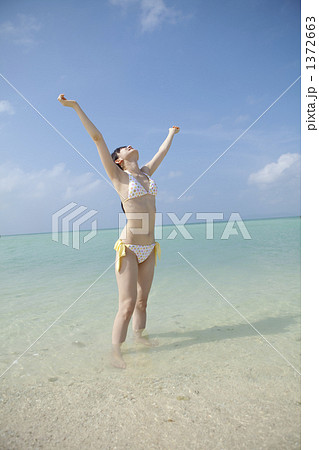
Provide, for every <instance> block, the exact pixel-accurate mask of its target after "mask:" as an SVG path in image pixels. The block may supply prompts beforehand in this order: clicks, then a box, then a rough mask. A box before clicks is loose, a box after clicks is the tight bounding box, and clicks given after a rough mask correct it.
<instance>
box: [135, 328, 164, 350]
mask: <svg viewBox="0 0 319 450" xmlns="http://www.w3.org/2000/svg"><path fill="white" fill-rule="evenodd" d="M143 331H144V329H142V330H133V337H134V342H135V344H143V345H146V346H147V347H156V346H158V345H159V342H158V340H157V339H149V338H148V336H142V332H143Z"/></svg>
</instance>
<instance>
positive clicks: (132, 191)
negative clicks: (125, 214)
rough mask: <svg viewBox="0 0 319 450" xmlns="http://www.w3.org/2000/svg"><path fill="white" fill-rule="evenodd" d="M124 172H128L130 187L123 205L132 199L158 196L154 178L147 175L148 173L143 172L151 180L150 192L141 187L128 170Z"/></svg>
mask: <svg viewBox="0 0 319 450" xmlns="http://www.w3.org/2000/svg"><path fill="white" fill-rule="evenodd" d="M124 172H126V173H127V174H128V176H129V185H128V197H127V198H126V199H125V200H123V201H122V203H125V202H126V201H127V200H130V199H131V198H136V197H142V195H146V194H152V195H157V186H156V183H155V181H154V180H152V178H151V177H150V176H149V175H147V173H145V172H142V173H144V174H145V175H146V176H147V178H148V179H149V190H148V191H147V190H146V189H145V188H144V187H143V186H142V185H141V183H139V182H138V181H137V179H136V178H134V177H133V175H132V174H131V173H130V172H128V171H127V170H124Z"/></svg>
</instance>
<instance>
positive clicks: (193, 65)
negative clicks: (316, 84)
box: [0, 0, 300, 235]
mask: <svg viewBox="0 0 319 450" xmlns="http://www.w3.org/2000/svg"><path fill="white" fill-rule="evenodd" d="M0 12H1V14H0V17H1V19H0V39H1V51H0V53H1V61H0V73H1V74H2V75H3V76H4V77H5V78H6V79H7V80H8V81H9V82H10V83H11V84H12V85H13V86H14V87H15V88H16V89H17V90H18V91H20V92H21V94H22V95H23V96H24V97H25V98H26V99H27V100H28V101H29V102H30V103H31V104H32V105H33V106H34V107H35V108H37V109H38V111H39V112H40V113H41V114H42V115H43V116H44V117H45V118H46V119H47V121H49V122H50V123H51V124H52V125H53V126H54V127H56V129H57V130H58V131H59V132H60V133H61V134H62V135H63V136H65V138H66V139H68V140H69V141H70V142H71V143H72V145H73V146H74V147H75V148H76V149H77V151H78V152H80V153H81V154H82V155H83V156H84V157H85V158H86V159H87V160H88V161H90V163H91V164H92V165H93V166H94V167H95V168H96V169H97V170H98V171H99V172H101V173H102V174H103V176H106V174H105V171H104V168H103V166H102V164H101V162H100V159H99V156H98V153H97V150H96V147H95V145H94V143H93V141H92V140H91V138H90V137H89V135H88V134H87V132H86V130H85V129H84V127H83V125H82V123H81V122H80V120H79V119H78V117H77V115H76V113H75V112H74V111H73V110H71V109H69V108H64V107H62V105H61V104H60V103H59V102H58V101H57V97H58V95H59V94H60V93H65V95H66V97H67V98H71V99H75V100H77V101H78V103H79V104H80V106H81V107H82V108H83V110H84V111H85V112H86V114H87V115H88V116H89V118H90V119H91V120H92V121H93V122H94V123H95V125H96V126H97V128H98V129H99V130H100V131H101V132H102V134H103V136H104V138H105V141H106V143H107V145H108V147H109V149H110V151H112V150H113V149H114V148H115V147H118V146H120V145H129V144H131V145H133V146H135V147H136V148H138V149H139V152H140V160H139V162H140V166H142V165H143V164H144V163H146V162H147V161H148V160H149V159H151V157H152V156H153V155H154V153H155V152H156V151H157V149H158V147H159V145H160V144H161V143H162V141H163V140H164V139H165V137H166V135H167V132H168V128H169V127H170V126H171V125H179V126H180V127H181V132H180V133H179V134H178V135H177V136H176V137H175V138H174V142H173V145H172V147H171V149H170V151H169V153H168V155H167V156H166V158H165V159H164V162H163V163H162V165H161V166H160V167H159V169H158V170H157V171H156V172H155V174H154V179H155V180H156V182H157V184H158V187H159V194H158V197H157V210H158V211H159V212H163V213H164V223H171V222H170V219H169V218H168V217H166V215H165V213H166V212H175V213H176V215H177V216H178V217H182V216H183V214H184V213H185V212H193V213H194V215H193V216H192V219H190V222H196V218H195V213H196V212H219V213H220V212H221V213H223V214H224V218H225V219H226V220H227V219H228V218H229V216H230V214H231V212H238V213H239V214H240V215H241V217H242V218H243V219H252V218H261V217H285V216H296V215H300V80H299V81H297V82H296V83H295V84H294V85H293V86H292V87H291V89H289V91H288V92H287V93H286V94H285V95H283V96H282V98H280V99H279V100H278V102H277V103H275V104H274V106H273V107H272V108H271V109H270V110H269V111H268V112H267V113H266V114H265V115H264V116H263V117H261V119H260V120H259V121H258V122H257V123H256V124H254V125H253V126H252V127H251V129H249V131H247V133H246V134H244V135H243V137H241V138H240V139H239V140H238V141H237V142H236V143H235V144H234V145H233V146H232V147H231V148H230V149H229V150H228V151H227V152H226V153H225V155H224V156H222V157H221V158H220V159H219V161H218V162H216V164H214V165H213V166H212V167H211V168H210V169H209V170H208V171H207V172H206V173H205V174H204V175H203V176H202V177H201V178H200V179H199V180H198V181H197V182H196V183H195V184H194V186H192V187H191V188H190V189H189V190H188V191H187V192H186V193H185V194H184V195H183V196H182V197H181V198H180V199H178V197H179V196H180V195H181V194H182V192H183V191H185V189H187V187H188V186H189V185H190V184H191V183H192V182H193V181H194V180H195V179H196V178H197V177H199V176H200V175H201V174H202V172H203V171H204V170H205V169H206V168H207V167H208V166H209V165H211V164H212V163H213V162H214V161H215V160H216V158H218V156H219V155H220V154H221V153H223V152H224V151H225V149H227V148H228V147H229V146H230V145H231V144H232V143H233V142H234V140H235V139H237V137H238V136H240V135H241V133H243V131H244V130H245V129H247V128H248V127H249V126H250V125H251V124H252V123H253V122H254V121H255V120H256V119H257V118H258V117H259V116H260V115H261V114H262V113H263V112H264V111H265V110H266V109H267V108H268V107H269V106H270V105H271V104H272V103H273V102H274V101H275V100H276V98H277V97H279V96H280V94H282V92H283V91H285V90H286V89H287V88H288V87H289V86H290V85H291V84H292V83H293V82H294V81H295V80H296V79H297V78H298V77H299V75H300V4H299V2H298V1H288V0H283V1H281V2H276V1H273V0H251V1H248V0H243V1H241V2H238V1H229V0H225V1H223V2H217V1H214V0H211V1H209V0H183V1H182V0H174V1H168V0H112V1H108V0H105V1H97V0H94V1H90V2H87V1H82V0H77V1H67V2H65V1H54V2H53V1H46V2H43V1H34V0H29V1H28V2H25V1H19V0H16V1H13V2H12V1H2V2H1V6H0ZM0 86H1V91H0V92H1V93H0V131H1V137H0V142H1V149H0V151H1V160H0V234H2V235H5V234H17V233H36V232H47V231H50V230H51V216H52V214H53V213H54V212H56V211H57V210H59V209H61V208H63V207H64V206H65V205H67V204H68V203H70V202H75V203H77V204H79V205H84V206H86V207H88V209H95V210H97V211H98V215H97V220H98V227H99V228H108V227H116V226H117V223H118V217H117V213H118V212H120V211H121V208H120V201H119V198H118V195H117V194H116V192H115V191H114V190H113V188H112V187H111V186H110V185H109V184H107V183H106V182H105V181H104V180H103V178H102V177H100V176H99V174H98V173H97V172H96V171H95V170H94V169H93V168H92V167H91V166H90V165H88V164H87V162H85V161H84V160H83V159H82V158H81V157H80V156H79V154H78V153H77V152H76V151H75V150H74V149H73V148H72V147H71V146H70V145H68V143H67V142H65V140H63V138H62V137H61V136H60V135H59V134H58V133H57V132H56V131H55V130H54V129H53V128H52V127H51V126H50V125H49V124H48V123H47V122H46V121H45V120H44V119H43V118H42V117H41V116H39V114H37V113H36V112H35V110H34V109H33V108H32V107H31V106H30V105H29V104H28V103H27V102H26V101H25V100H24V99H23V98H22V97H21V96H20V95H19V94H18V93H17V92H16V91H15V90H14V89H13V88H12V87H11V86H10V85H9V84H8V83H7V82H6V81H5V80H4V79H3V78H2V77H0ZM84 228H85V227H84Z"/></svg>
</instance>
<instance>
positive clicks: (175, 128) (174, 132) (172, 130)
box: [169, 126, 180, 134]
mask: <svg viewBox="0 0 319 450" xmlns="http://www.w3.org/2000/svg"><path fill="white" fill-rule="evenodd" d="M179 130H180V128H179V127H175V126H173V127H171V128H170V129H169V131H170V133H173V134H177V133H178V132H179Z"/></svg>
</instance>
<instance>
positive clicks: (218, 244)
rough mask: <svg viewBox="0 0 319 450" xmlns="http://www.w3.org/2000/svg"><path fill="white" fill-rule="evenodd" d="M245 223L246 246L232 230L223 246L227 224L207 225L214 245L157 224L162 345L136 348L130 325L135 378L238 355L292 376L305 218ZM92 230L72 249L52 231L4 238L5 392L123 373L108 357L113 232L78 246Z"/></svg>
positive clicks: (128, 345)
mask: <svg viewBox="0 0 319 450" xmlns="http://www.w3.org/2000/svg"><path fill="white" fill-rule="evenodd" d="M244 224H245V227H246V229H247V230H248V233H249V235H250V237H251V239H244V237H243V235H242V233H241V231H240V229H239V228H238V226H234V228H236V229H237V231H238V234H237V235H235V234H233V235H231V236H229V238H228V239H221V237H222V235H223V232H224V230H225V226H226V223H224V222H218V223H215V224H214V236H213V239H207V238H206V232H207V227H206V224H205V223H196V224H188V225H186V226H185V228H186V229H187V231H188V233H189V236H191V239H185V236H183V235H182V234H181V233H180V232H179V230H177V229H176V228H175V226H174V225H172V226H164V227H163V229H162V230H163V232H162V238H158V235H157V238H156V240H157V241H159V242H160V245H161V251H162V255H161V260H160V261H159V262H158V263H157V266H156V268H155V276H154V280H153V285H152V290H151V293H150V296H149V300H148V308H147V328H146V332H147V333H148V335H149V336H150V338H156V339H157V340H158V341H159V346H158V347H156V348H152V349H149V348H144V349H143V350H141V351H139V352H138V351H135V350H134V345H133V341H132V331H131V325H132V324H131V323H130V326H129V331H128V336H127V340H126V342H125V344H124V345H123V356H124V358H125V360H126V361H127V363H128V369H129V367H131V369H130V370H131V371H132V373H133V371H134V370H138V369H137V367H142V368H143V373H147V374H149V375H156V374H158V373H165V372H166V371H170V372H172V373H173V372H174V370H176V371H179V372H187V371H188V370H190V368H192V367H194V365H196V366H198V365H199V364H200V362H201V361H203V360H204V361H205V362H206V363H207V361H213V362H214V364H217V365H219V366H221V365H223V364H225V363H226V361H229V360H236V359H237V358H238V359H240V362H241V363H242V364H245V361H246V359H245V358H247V361H248V360H249V361H250V363H253V362H256V364H258V365H259V366H260V367H264V368H267V367H271V366H273V367H281V368H282V369H283V373H286V374H290V376H294V375H296V370H297V371H299V370H300V218H298V217H293V218H283V219H281V218H276V219H264V220H246V221H244ZM173 230H176V233H175V234H176V237H175V239H171V238H170V239H169V238H168V237H169V236H171V237H172V235H171V233H172V231H173ZM157 231H158V230H157ZM87 233H88V232H87V231H83V232H81V239H80V242H81V245H80V248H79V249H75V248H72V246H71V245H70V246H66V245H63V244H62V242H61V241H62V237H61V236H60V237H61V239H60V241H59V242H56V241H53V240H52V235H51V234H50V233H46V234H32V235H16V236H2V237H1V239H0V261H1V284H0V298H1V314H0V321H1V322H0V337H1V339H0V342H1V349H0V372H1V374H4V375H3V377H4V378H5V379H6V380H7V382H8V383H9V384H10V383H12V384H13V383H14V384H17V383H18V384H19V383H22V384H23V383H25V382H26V383H37V382H38V381H40V380H43V379H46V380H47V379H50V380H55V379H64V380H68V379H76V378H78V377H79V376H80V374H81V376H86V377H87V378H90V379H94V376H95V374H97V373H101V371H103V373H104V374H106V375H107V374H108V373H109V372H112V373H114V371H116V370H118V369H115V368H112V367H111V366H110V365H109V363H108V357H107V355H108V352H109V349H110V344H111V333H112V326H113V321H114V317H115V315H116V312H117V308H118V292H117V284H116V279H115V273H114V271H115V268H114V261H115V251H114V250H113V246H114V243H115V241H116V240H117V238H118V235H119V231H118V230H117V229H105V230H98V232H97V235H96V236H95V237H94V238H92V239H91V240H89V241H88V242H86V243H83V238H84V236H85V235H86V234H87ZM189 236H188V237H189ZM70 242H72V241H71V238H70ZM252 343H254V344H253V345H252ZM292 366H293V367H294V368H295V369H296V370H294V369H293V368H292ZM7 369H8V370H7ZM4 372H5V373H4Z"/></svg>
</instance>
